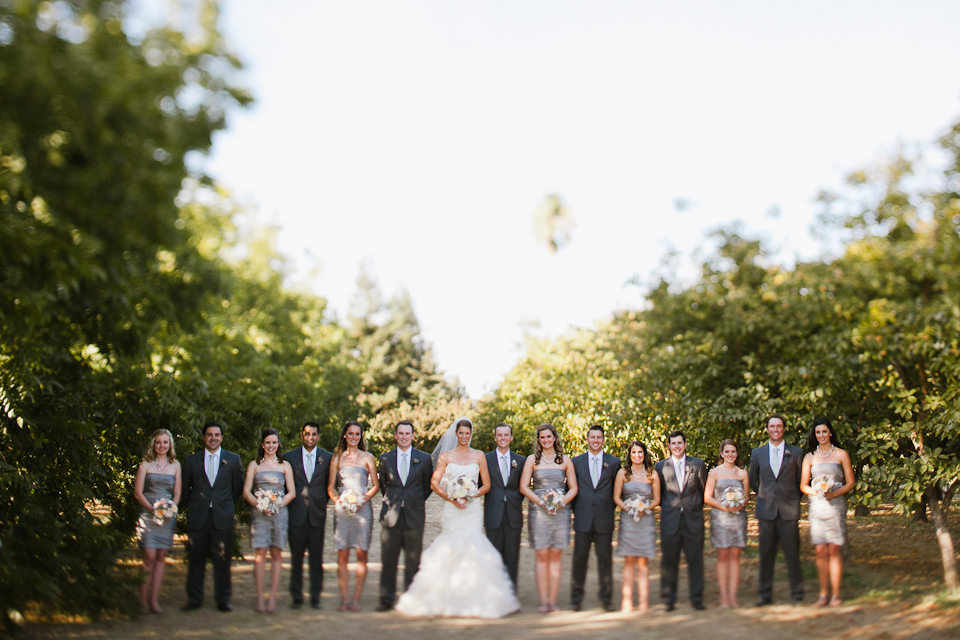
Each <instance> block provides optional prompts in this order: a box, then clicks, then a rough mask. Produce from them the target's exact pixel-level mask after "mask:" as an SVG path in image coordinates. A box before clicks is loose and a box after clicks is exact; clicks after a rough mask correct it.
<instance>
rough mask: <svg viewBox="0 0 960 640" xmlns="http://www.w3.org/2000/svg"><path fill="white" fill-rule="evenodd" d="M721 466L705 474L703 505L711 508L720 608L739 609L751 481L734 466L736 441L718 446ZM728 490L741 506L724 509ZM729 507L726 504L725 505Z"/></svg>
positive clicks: (736, 450)
mask: <svg viewBox="0 0 960 640" xmlns="http://www.w3.org/2000/svg"><path fill="white" fill-rule="evenodd" d="M720 458H721V460H722V463H721V464H720V466H718V467H714V468H713V469H711V470H710V473H709V474H707V485H706V486H705V487H704V496H703V501H704V502H705V503H707V504H708V505H710V506H711V507H712V508H711V510H710V543H711V544H712V545H713V547H714V548H715V549H716V550H717V583H718V585H719V587H720V607H721V608H723V609H730V608H733V607H738V606H740V604H739V602H738V601H737V591H738V590H739V588H740V552H741V551H742V550H743V548H744V547H745V546H747V512H746V506H747V500H748V499H749V497H750V478H749V477H748V475H749V474H747V470H746V469H743V468H741V467H739V466H737V463H738V462H739V461H740V447H739V446H738V445H737V441H736V440H724V441H723V442H721V443H720ZM731 489H733V490H736V489H740V490H741V491H742V492H743V503H742V504H740V505H738V506H724V505H723V504H722V502H721V501H722V500H723V499H724V494H725V493H727V492H728V491H730V490H731ZM728 504H729V503H728Z"/></svg>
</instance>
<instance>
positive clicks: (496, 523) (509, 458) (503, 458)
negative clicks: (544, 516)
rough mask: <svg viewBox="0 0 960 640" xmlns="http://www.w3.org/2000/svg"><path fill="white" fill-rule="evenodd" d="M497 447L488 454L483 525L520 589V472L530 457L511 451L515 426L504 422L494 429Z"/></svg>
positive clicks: (521, 502)
mask: <svg viewBox="0 0 960 640" xmlns="http://www.w3.org/2000/svg"><path fill="white" fill-rule="evenodd" d="M493 439H494V440H496V442H497V448H496V449H495V450H493V451H491V452H490V453H488V454H487V469H489V470H490V491H489V492H488V493H487V495H486V497H485V498H484V499H483V526H484V527H485V529H486V532H487V538H489V540H490V542H491V543H492V544H493V546H494V547H496V549H497V551H499V552H500V556H501V557H502V558H503V564H504V565H506V567H507V573H508V574H509V575H510V580H511V581H512V582H513V590H514V591H516V590H517V569H518V568H519V566H520V537H521V535H520V534H521V532H522V531H523V495H522V494H521V493H520V475H521V474H522V473H523V464H524V462H526V458H524V457H523V456H521V455H520V454H518V453H514V452H512V451H510V443H511V442H513V427H511V426H510V425H509V424H507V423H506V422H501V423H500V424H498V425H497V428H496V429H494V430H493Z"/></svg>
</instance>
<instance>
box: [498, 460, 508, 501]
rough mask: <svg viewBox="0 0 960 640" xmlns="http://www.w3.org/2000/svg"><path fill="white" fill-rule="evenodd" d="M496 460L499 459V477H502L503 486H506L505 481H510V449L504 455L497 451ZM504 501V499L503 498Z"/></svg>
mask: <svg viewBox="0 0 960 640" xmlns="http://www.w3.org/2000/svg"><path fill="white" fill-rule="evenodd" d="M497 458H499V459H500V475H501V476H502V477H503V486H507V480H509V479H510V449H507V452H506V453H500V450H499V449H498V450H497ZM504 500H506V497H504Z"/></svg>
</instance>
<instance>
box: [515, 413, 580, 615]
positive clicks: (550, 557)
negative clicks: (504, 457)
mask: <svg viewBox="0 0 960 640" xmlns="http://www.w3.org/2000/svg"><path fill="white" fill-rule="evenodd" d="M534 451H535V453H534V454H533V455H532V456H528V457H527V461H526V462H525V463H524V465H523V473H522V474H521V476H520V493H522V494H523V495H525V496H526V497H527V499H528V500H530V504H531V507H530V514H529V515H528V516H527V526H528V529H529V532H530V544H531V545H532V546H533V548H534V550H535V551H536V554H537V561H536V566H537V568H536V576H537V592H538V593H539V594H540V608H539V609H538V611H539V612H540V613H550V612H551V611H559V609H558V608H557V593H558V592H559V591H560V573H561V567H560V557H561V554H562V553H563V550H564V549H565V548H566V547H568V546H569V545H570V503H571V502H573V499H574V498H575V497H576V496H577V473H576V471H575V470H574V468H573V462H572V461H571V460H570V458H569V457H567V456H566V455H564V453H563V446H562V445H561V443H560V437H559V436H558V435H557V430H556V429H555V428H554V427H553V425H551V424H542V425H540V426H539V427H537V440H536V442H535V443H534ZM531 481H532V482H533V489H531V488H530V482H531ZM564 483H566V494H565V495H564V496H563V500H562V501H561V506H560V509H559V510H558V511H556V512H553V513H551V512H550V511H547V508H546V507H545V505H544V501H543V495H544V493H546V492H547V491H548V490H550V489H556V490H558V491H559V492H560V493H563V492H564Z"/></svg>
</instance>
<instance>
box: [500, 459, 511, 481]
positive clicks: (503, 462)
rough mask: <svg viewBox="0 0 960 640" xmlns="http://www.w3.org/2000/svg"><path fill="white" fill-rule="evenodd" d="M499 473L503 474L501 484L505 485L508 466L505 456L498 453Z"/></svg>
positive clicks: (508, 473)
mask: <svg viewBox="0 0 960 640" xmlns="http://www.w3.org/2000/svg"><path fill="white" fill-rule="evenodd" d="M500 475H501V476H503V486H507V479H508V478H509V477H510V467H508V466H507V456H506V455H504V454H500Z"/></svg>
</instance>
